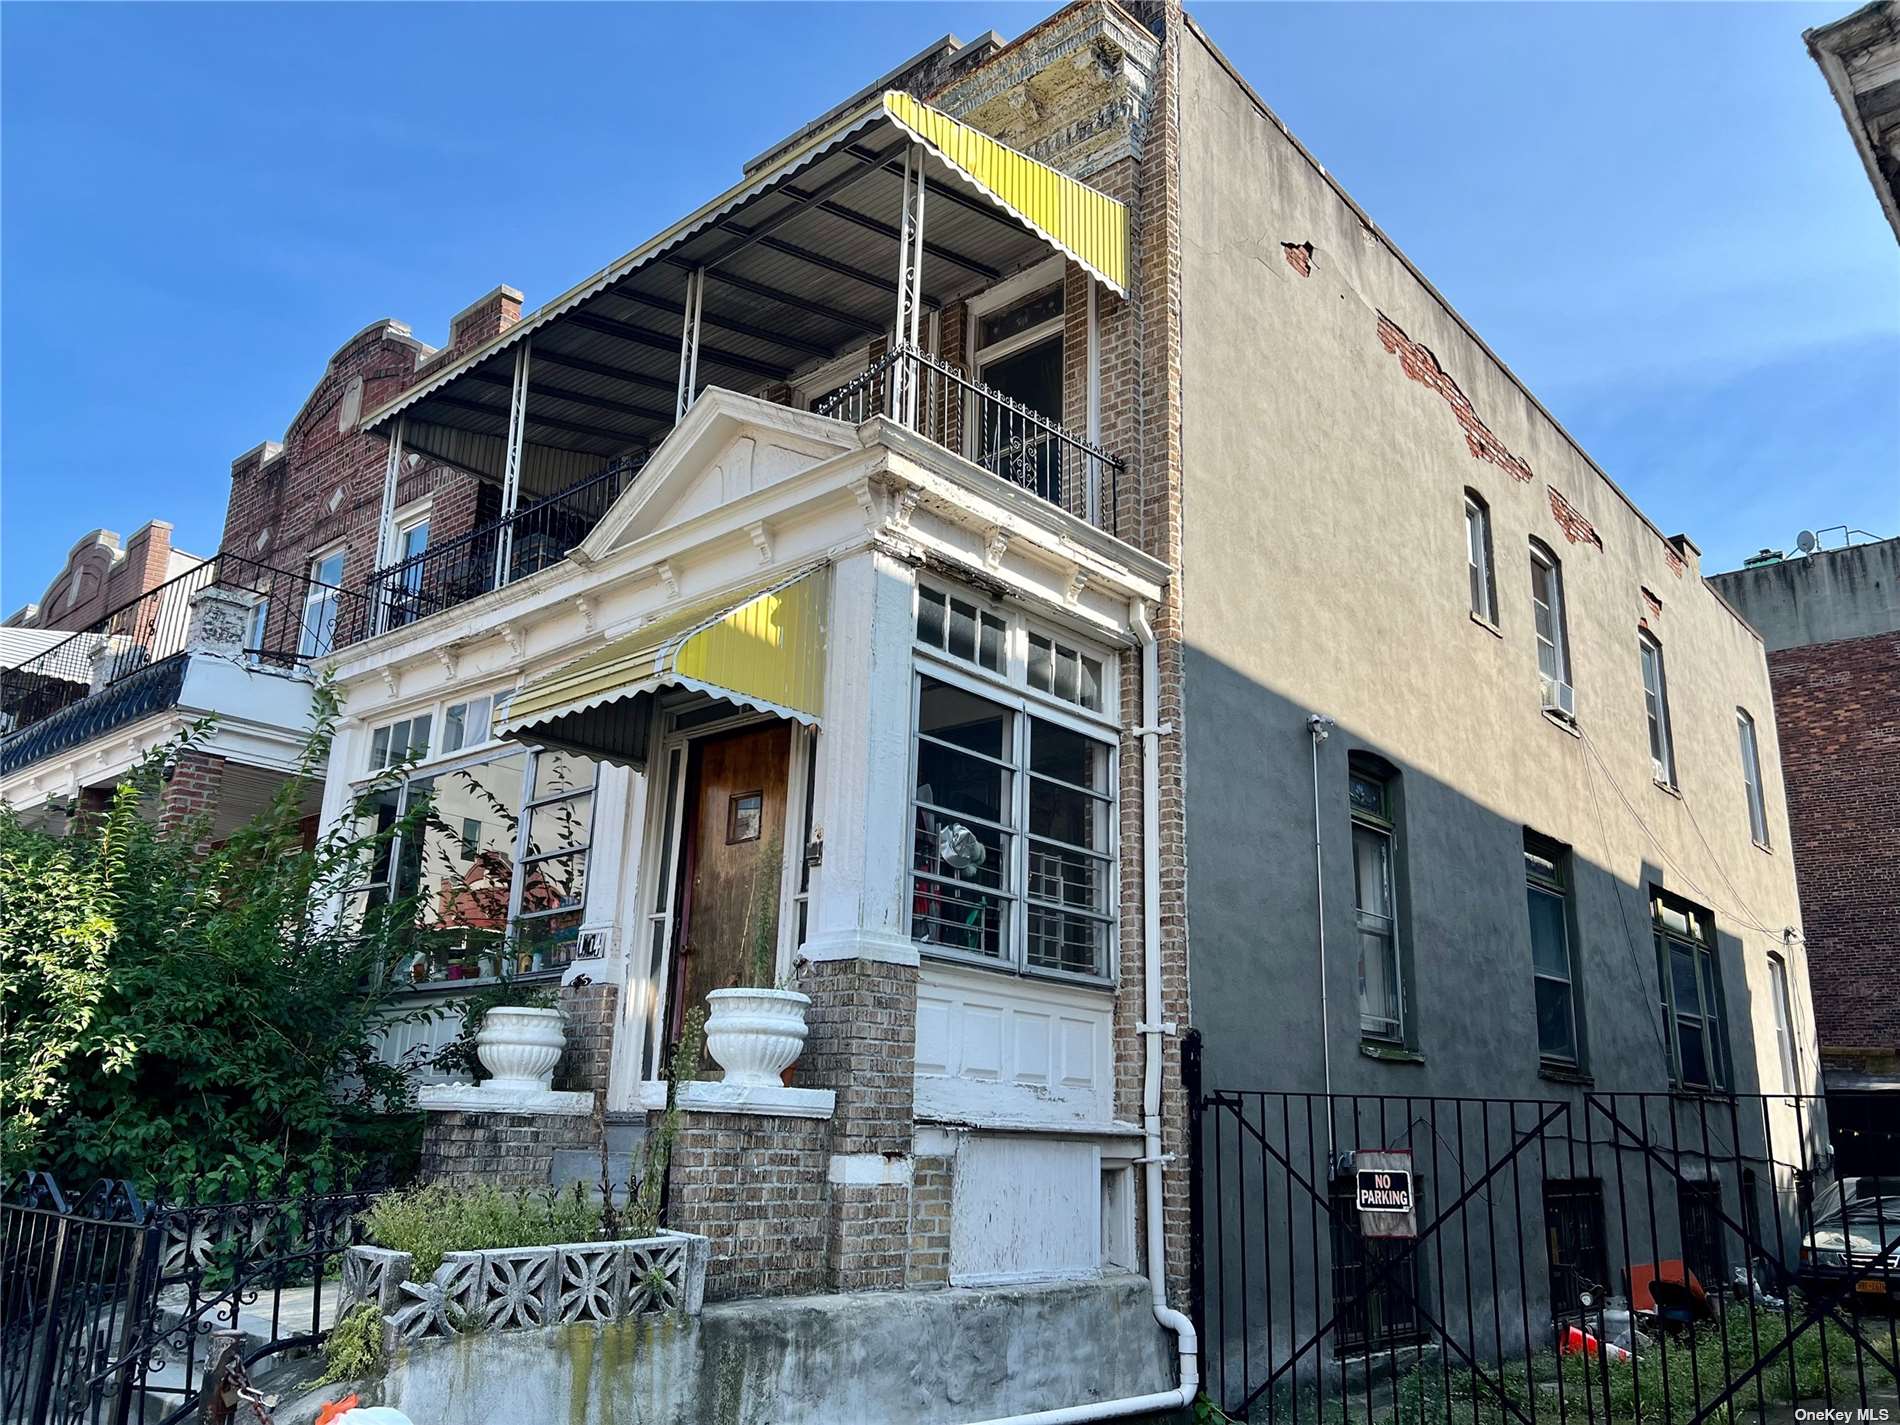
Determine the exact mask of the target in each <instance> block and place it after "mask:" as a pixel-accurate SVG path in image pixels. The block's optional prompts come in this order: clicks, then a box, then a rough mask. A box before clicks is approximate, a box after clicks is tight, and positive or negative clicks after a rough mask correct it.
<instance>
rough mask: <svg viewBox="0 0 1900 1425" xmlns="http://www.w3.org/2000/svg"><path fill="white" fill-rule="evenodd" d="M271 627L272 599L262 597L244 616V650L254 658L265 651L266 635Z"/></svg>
mask: <svg viewBox="0 0 1900 1425" xmlns="http://www.w3.org/2000/svg"><path fill="white" fill-rule="evenodd" d="M269 628H270V600H269V599H268V598H261V599H259V600H258V601H257V602H256V603H254V604H252V605H251V607H250V611H249V612H248V613H246V614H245V616H244V652H245V653H246V655H248V656H249V657H250V658H252V659H256V658H257V657H258V656H259V655H261V654H262V653H264V651H265V648H264V635H265V633H266V631H267V630H268V629H269Z"/></svg>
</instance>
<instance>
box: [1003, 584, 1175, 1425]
mask: <svg viewBox="0 0 1900 1425" xmlns="http://www.w3.org/2000/svg"><path fill="white" fill-rule="evenodd" d="M1128 621H1129V624H1130V626H1131V627H1132V628H1133V629H1134V630H1135V636H1136V638H1138V639H1139V640H1140V642H1141V725H1140V726H1139V727H1137V728H1136V729H1135V733H1136V735H1137V736H1139V737H1140V738H1141V972H1142V989H1143V992H1144V1001H1143V1008H1142V1015H1143V1019H1142V1023H1141V1025H1140V1031H1141V1038H1142V1045H1143V1059H1144V1068H1143V1073H1142V1085H1141V1129H1142V1145H1143V1146H1142V1155H1141V1161H1142V1168H1143V1172H1144V1173H1145V1175H1146V1178H1147V1192H1146V1193H1145V1194H1144V1195H1145V1197H1146V1198H1147V1208H1148V1213H1147V1216H1148V1284H1149V1286H1150V1288H1151V1289H1152V1291H1153V1294H1154V1313H1155V1320H1156V1321H1158V1322H1160V1323H1161V1325H1162V1326H1163V1327H1165V1328H1166V1329H1167V1330H1169V1331H1172V1332H1173V1333H1174V1338H1175V1351H1176V1353H1177V1354H1178V1355H1179V1357H1180V1373H1181V1383H1180V1384H1179V1385H1178V1386H1176V1387H1175V1388H1174V1389H1173V1390H1158V1391H1155V1392H1153V1393H1151V1394H1149V1395H1130V1396H1124V1397H1123V1398H1122V1399H1120V1400H1098V1401H1095V1402H1094V1403H1092V1404H1089V1405H1065V1406H1061V1407H1059V1408H1057V1409H1055V1410H1036V1411H1032V1412H1030V1413H1029V1414H1027V1415H1004V1416H999V1417H997V1418H995V1419H993V1420H985V1421H982V1422H980V1425H1082V1422H1084V1421H1089V1420H1114V1419H1118V1418H1120V1417H1122V1416H1126V1415H1147V1414H1151V1413H1153V1412H1156V1411H1163V1410H1179V1409H1181V1408H1183V1407H1184V1406H1188V1405H1191V1404H1193V1403H1194V1397H1195V1396H1197V1395H1199V1394H1200V1393H1201V1368H1200V1342H1199V1340H1198V1339H1197V1338H1196V1336H1195V1334H1194V1323H1193V1322H1192V1321H1190V1320H1189V1319H1188V1318H1187V1316H1186V1315H1185V1314H1184V1313H1182V1312H1179V1311H1176V1310H1175V1309H1174V1308H1173V1307H1172V1306H1169V1305H1168V1273H1167V1256H1166V1237H1165V1234H1164V1233H1163V1231H1162V1220H1161V1163H1162V1157H1161V1038H1162V1036H1163V1035H1164V1034H1166V1033H1168V1032H1170V1031H1171V1030H1172V1029H1173V1028H1174V1026H1173V1025H1164V1024H1163V1023H1162V1022H1161V805H1160V803H1161V768H1160V740H1161V734H1162V733H1164V732H1172V731H1173V730H1174V728H1173V725H1172V724H1169V725H1166V726H1164V725H1162V722H1161V688H1160V672H1161V659H1160V655H1159V653H1158V652H1157V651H1156V649H1155V634H1154V628H1153V626H1152V625H1150V624H1149V622H1148V609H1147V606H1146V605H1145V604H1143V603H1142V602H1141V601H1140V600H1136V601H1135V602H1133V603H1132V604H1130V605H1129V609H1128Z"/></svg>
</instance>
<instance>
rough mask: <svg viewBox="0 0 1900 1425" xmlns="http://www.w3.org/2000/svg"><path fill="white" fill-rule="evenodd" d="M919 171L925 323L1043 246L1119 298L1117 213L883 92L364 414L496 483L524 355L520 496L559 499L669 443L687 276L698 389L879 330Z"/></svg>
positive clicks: (799, 361) (771, 371) (802, 361)
mask: <svg viewBox="0 0 1900 1425" xmlns="http://www.w3.org/2000/svg"><path fill="white" fill-rule="evenodd" d="M913 142H915V143H917V144H920V145H921V146H922V147H923V149H924V151H925V154H926V163H927V165H928V170H929V180H930V189H929V194H928V198H927V200H926V208H925V224H924V235H925V238H926V244H925V247H926V251H925V258H924V270H923V278H924V288H925V298H926V301H927V303H928V304H929V305H930V306H932V307H941V306H942V305H944V304H946V303H948V302H950V301H953V300H955V299H956V298H958V297H961V296H963V295H966V294H967V293H969V292H971V291H974V290H977V289H980V288H982V287H986V286H988V285H990V284H992V283H994V282H995V281H997V280H998V279H999V278H1001V277H1004V276H1007V275H1008V274H1010V273H1011V272H1014V271H1018V270H1020V269H1021V268H1023V267H1025V266H1028V265H1029V264H1031V263H1033V262H1035V261H1038V260H1040V259H1041V258H1043V257H1045V256H1047V255H1048V253H1049V250H1050V249H1051V248H1055V249H1056V250H1058V251H1060V252H1062V253H1064V254H1066V255H1067V256H1069V257H1070V258H1072V259H1074V260H1075V261H1076V262H1078V263H1080V264H1081V265H1082V266H1083V267H1085V268H1087V269H1088V270H1089V271H1090V272H1091V273H1092V274H1093V275H1094V276H1095V277H1097V278H1098V279H1099V280H1100V281H1102V282H1103V283H1104V284H1105V285H1107V286H1109V287H1111V288H1112V289H1114V290H1115V291H1117V292H1125V290H1126V282H1127V257H1128V254H1127V245H1128V227H1127V214H1126V212H1125V210H1124V209H1123V206H1122V205H1121V204H1120V203H1118V202H1117V201H1116V200H1114V199H1113V198H1110V197H1107V196H1106V195H1104V194H1101V193H1098V192H1096V191H1095V190H1093V189H1091V188H1089V187H1088V186H1087V185H1086V184H1083V183H1080V182H1078V181H1077V180H1075V179H1073V178H1070V177H1068V176H1067V175H1065V174H1062V173H1060V172H1058V171H1056V170H1055V169H1053V168H1050V167H1049V166H1048V165H1046V164H1043V163H1039V162H1037V161H1036V160H1034V159H1031V158H1028V157H1026V156H1025V155H1023V154H1020V153H1017V152H1016V151H1015V150H1013V149H1010V148H1008V147H1006V146H1005V145H1003V144H1000V143H998V142H996V140H994V139H991V138H989V137H988V136H986V135H984V134H982V133H979V132H978V131H977V130H975V129H973V128H971V127H969V126H968V125H965V124H962V123H959V122H958V121H957V120H955V119H952V118H950V117H949V116H948V115H946V114H942V113H939V112H938V111H936V110H934V109H931V108H930V107H929V106H928V105H925V104H923V103H921V102H919V101H918V100H916V99H914V98H912V97H911V96H910V95H908V94H904V93H902V92H899V91H895V90H892V91H886V92H884V93H882V94H878V95H875V96H873V97H872V98H870V99H868V100H867V101H866V102H865V103H863V104H861V105H859V106H857V107H856V108H854V109H853V110H851V111H850V112H849V113H847V114H845V115H843V116H842V117H841V118H840V119H839V120H838V121H837V122H836V123H835V124H833V125H831V126H830V127H829V128H827V129H826V130H824V131H823V132H821V133H819V134H817V135H815V136H814V137H813V138H812V139H811V140H810V141H809V142H807V143H806V144H804V145H803V146H801V147H799V148H797V149H794V150H793V151H791V152H790V153H788V154H787V155H786V156H785V157H784V158H782V159H781V160H779V161H778V162H777V163H776V164H774V165H772V166H771V167H770V168H769V169H766V170H763V171H760V172H757V173H754V174H751V175H748V176H747V177H746V178H745V179H743V180H742V181H741V182H740V183H739V184H737V185H736V186H734V187H733V188H731V189H729V190H728V191H727V192H725V193H723V194H721V195H720V196H719V197H718V198H715V199H713V200H712V201H711V202H710V203H708V204H706V205H705V206H704V207H702V208H700V209H699V210H698V211H697V212H695V213H693V214H691V215H690V216H688V217H686V218H684V219H682V220H681V221H680V222H678V223H676V224H674V225H673V226H672V227H671V228H669V229H667V230H666V231H665V232H663V233H661V234H659V235H658V236H657V237H654V238H652V239H651V240H649V241H648V242H646V243H644V244H643V245H642V246H640V247H638V248H636V249H635V250H634V251H633V252H631V253H629V254H627V255H626V256H625V257H623V258H621V259H620V260H619V261H618V262H615V263H613V264H612V265H611V266H609V267H607V268H604V269H603V270H602V271H600V272H598V273H596V274H594V275H593V276H592V277H590V278H588V279H587V280H586V281H584V282H582V283H581V284H579V285H578V286H576V287H574V288H573V289H572V290H570V291H568V292H567V293H565V294H563V295H562V296H560V297H558V298H556V299H555V300H553V301H551V302H549V303H548V304H547V305H545V306H544V307H542V308H541V309H540V310H539V311H537V312H536V313H534V314H533V315H532V316H531V317H528V318H527V319H525V320H523V321H521V322H519V323H518V324H516V325H515V326H514V327H513V328H511V329H510V330H509V331H507V332H504V333H502V334H501V335H500V336H498V337H496V338H494V339H493V340H491V341H489V342H488V343H487V344H486V345H484V346H482V347H479V348H477V349H476V350H474V351H472V352H470V353H469V354H468V355H467V356H465V357H463V358H462V359H461V360H460V361H458V362H456V363H454V364H452V365H450V366H447V367H445V368H444V369H443V370H442V371H441V372H439V373H437V374H436V375H434V376H432V377H431V378H429V379H428V380H425V381H423V382H421V383H420V384H418V385H417V386H416V387H414V388H413V389H411V390H410V391H407V392H405V393H404V394H403V395H402V396H400V397H398V398H397V399H396V400H394V401H391V402H389V403H388V404H386V405H385V406H383V407H382V408H381V409H379V410H377V411H375V412H372V413H371V414H370V416H369V417H368V418H367V419H366V420H365V422H364V425H365V428H369V429H374V428H378V427H381V426H383V425H385V424H386V423H388V422H389V421H390V420H392V419H393V418H394V417H396V416H398V415H401V416H402V417H403V418H404V437H403V439H404V444H405V446H406V447H407V448H409V449H412V450H416V451H419V452H422V453H425V454H430V455H434V456H436V457H438V458H441V459H445V460H448V461H450V462H451V463H453V464H457V465H460V466H462V467H464V468H467V469H471V470H474V471H476V472H477V473H479V474H482V475H486V476H489V477H491V478H496V479H498V478H499V477H500V473H501V467H502V460H503V454H504V445H505V441H506V437H507V429H508V399H509V392H510V389H511V385H512V380H513V367H514V348H515V346H516V344H517V343H519V342H522V341H526V340H529V339H530V338H532V340H533V358H532V363H531V368H530V376H529V397H528V421H527V431H526V435H525V441H524V451H523V472H522V476H523V479H522V483H523V491H524V496H532V495H533V494H536V493H544V492H546V491H549V490H553V489H557V488H560V487H561V486H563V485H566V484H569V483H572V482H573V481H574V480H577V479H579V478H581V477H582V476H584V475H585V474H587V473H588V472H589V471H591V470H592V469H594V468H595V467H597V466H598V465H599V464H600V463H601V462H602V461H603V460H605V459H607V458H610V457H612V456H614V455H618V454H621V453H623V452H625V451H628V450H632V449H637V448H639V447H641V446H643V445H647V444H651V443H653V442H655V441H657V440H658V439H659V438H660V437H662V436H663V435H664V434H665V433H666V431H667V430H669V429H670V428H671V427H672V425H673V419H674V412H673V406H674V397H675V387H676V380H677V375H678V364H679V346H680V328H681V324H682V322H683V319H684V317H683V314H684V310H685V295H686V283H687V275H688V273H689V272H690V271H692V270H693V269H695V268H703V269H705V270H706V273H707V282H706V292H705V297H704V302H703V307H702V316H701V335H700V351H699V372H700V379H701V382H702V383H703V384H709V385H721V386H727V387H730V388H732V389H735V390H741V391H750V390H757V389H759V388H760V387H762V386H765V385H767V384H770V383H773V382H776V381H782V380H786V379H788V378H791V377H794V376H796V375H797V374H799V373H800V372H802V371H804V370H806V369H809V368H811V367H813V366H816V365H818V364H820V363H822V362H824V361H826V360H829V359H831V358H833V357H835V356H837V355H838V354H840V353H842V352H845V351H848V350H850V349H851V348H853V347H855V346H857V345H859V344H861V343H862V342H864V341H865V340H866V339H868V338H870V337H873V336H876V335H878V334H880V333H882V332H885V331H888V330H889V329H890V326H891V322H892V318H893V315H894V307H895V303H896V291H897V260H896V236H897V231H898V224H899V221H900V217H901V214H900V203H901V196H902V192H901V190H902V171H903V159H904V154H905V151H906V150H907V149H908V148H909V146H910V145H911V144H912V143H913Z"/></svg>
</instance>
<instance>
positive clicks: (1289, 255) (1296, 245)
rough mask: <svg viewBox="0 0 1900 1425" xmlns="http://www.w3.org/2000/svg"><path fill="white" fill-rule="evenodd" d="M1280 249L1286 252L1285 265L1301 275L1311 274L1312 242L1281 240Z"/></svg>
mask: <svg viewBox="0 0 1900 1425" xmlns="http://www.w3.org/2000/svg"><path fill="white" fill-rule="evenodd" d="M1280 251H1281V252H1283V253H1285V254H1286V265H1287V266H1288V267H1291V268H1292V269H1293V270H1294V271H1295V272H1297V273H1299V274H1300V276H1302V277H1311V276H1312V275H1313V244H1312V243H1310V242H1283V243H1281V244H1280Z"/></svg>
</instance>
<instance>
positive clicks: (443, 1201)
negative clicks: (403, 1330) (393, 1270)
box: [363, 1183, 601, 1277]
mask: <svg viewBox="0 0 1900 1425" xmlns="http://www.w3.org/2000/svg"><path fill="white" fill-rule="evenodd" d="M363 1220H364V1223H365V1225H366V1226H367V1227H368V1228H369V1236H370V1240H371V1241H373V1242H374V1243H375V1244H376V1245H377V1246H379V1247H387V1248H389V1249H390V1250H391V1251H394V1252H407V1253H409V1254H410V1255H411V1256H412V1257H414V1258H415V1268H414V1270H415V1275H416V1276H418V1277H427V1276H431V1275H433V1274H434V1272H435V1269H436V1268H437V1267H439V1266H441V1265H442V1259H443V1257H444V1256H446V1255H447V1254H448V1253H450V1252H475V1251H480V1250H482V1249H484V1248H490V1247H551V1246H554V1245H555V1244H556V1243H560V1242H591V1241H593V1240H595V1239H596V1238H598V1237H599V1236H600V1223H601V1211H600V1204H599V1203H597V1202H593V1201H591V1200H590V1199H589V1198H588V1197H586V1196H585V1195H584V1194H583V1192H582V1190H581V1186H580V1184H579V1183H576V1184H575V1185H574V1190H573V1191H572V1192H569V1193H556V1192H533V1191H529V1190H526V1189H517V1190H514V1191H507V1190H504V1189H502V1188H497V1187H490V1186H478V1187H470V1188H453V1187H448V1186H446V1185H445V1184H442V1183H431V1184H429V1185H428V1186H427V1187H421V1188H417V1189H415V1190H414V1191H412V1192H392V1193H385V1194H384V1195H383V1196H382V1197H380V1198H378V1199H377V1200H376V1203H375V1205H374V1206H373V1207H371V1208H370V1210H369V1211H368V1212H367V1213H366V1214H365V1215H364V1219H363Z"/></svg>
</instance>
